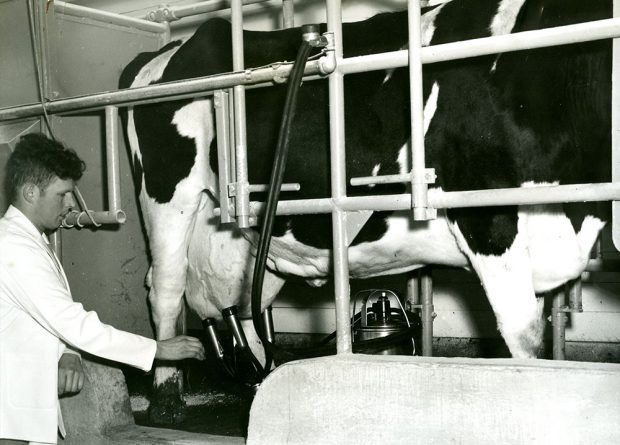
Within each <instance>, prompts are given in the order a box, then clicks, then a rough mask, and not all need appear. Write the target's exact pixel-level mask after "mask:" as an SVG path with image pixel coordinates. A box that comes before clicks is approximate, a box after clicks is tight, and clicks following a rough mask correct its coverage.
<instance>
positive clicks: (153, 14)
mask: <svg viewBox="0 0 620 445" xmlns="http://www.w3.org/2000/svg"><path fill="white" fill-rule="evenodd" d="M146 18H147V19H148V20H150V21H151V22H157V23H162V22H174V21H176V20H179V18H178V17H177V16H176V15H175V14H174V10H173V9H171V8H170V6H168V5H162V6H160V7H159V8H157V9H155V10H154V11H149V13H148V14H147V15H146Z"/></svg>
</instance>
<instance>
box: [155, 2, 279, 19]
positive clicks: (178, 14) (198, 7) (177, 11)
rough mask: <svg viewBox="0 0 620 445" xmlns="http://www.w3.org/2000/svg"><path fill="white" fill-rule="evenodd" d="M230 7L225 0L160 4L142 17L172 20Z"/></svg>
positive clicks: (245, 4) (250, 3)
mask: <svg viewBox="0 0 620 445" xmlns="http://www.w3.org/2000/svg"><path fill="white" fill-rule="evenodd" d="M266 1H268V0H243V5H244V6H247V5H253V4H255V3H265V2H266ZM230 8H231V6H230V5H229V2H228V1H227V0H210V1H206V2H199V3H194V4H193V5H187V6H176V7H174V6H172V7H171V6H162V7H159V8H157V9H155V10H153V11H149V12H148V13H147V14H146V15H145V16H144V18H145V20H149V21H151V22H173V21H176V20H180V19H182V18H184V17H191V16H194V15H200V14H207V13H209V12H216V11H223V10H226V9H230Z"/></svg>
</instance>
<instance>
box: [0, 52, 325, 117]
mask: <svg viewBox="0 0 620 445" xmlns="http://www.w3.org/2000/svg"><path fill="white" fill-rule="evenodd" d="M321 70H322V68H321V61H320V60H314V61H311V62H309V63H308V64H307V65H306V70H305V73H306V74H318V73H320V72H321ZM290 71H291V64H288V63H277V64H274V65H271V66H269V67H266V68H257V69H252V70H250V69H248V70H245V71H240V72H232V73H225V74H218V75H215V76H207V77H200V78H196V79H191V80H180V81H176V82H166V83H161V84H157V85H149V86H145V87H137V88H126V89H124V90H118V91H108V92H104V93H97V94H90V95H87V96H76V97H70V98H67V99H59V100H54V101H49V102H47V103H46V104H45V109H46V110H47V112H48V113H49V114H59V113H70V112H77V111H93V110H97V109H101V108H105V107H106V106H108V105H120V106H130V105H138V104H145V103H151V102H163V101H166V100H175V99H185V98H191V97H198V96H201V95H205V96H207V95H212V94H213V90H218V89H226V88H231V87H233V86H235V85H252V84H257V83H263V82H276V83H281V82H282V81H283V80H284V79H286V78H287V77H288V75H289V73H290ZM42 114H43V106H42V105H41V104H31V105H22V106H19V107H11V108H3V109H0V121H6V120H13V119H23V118H28V117H35V116H40V115H42Z"/></svg>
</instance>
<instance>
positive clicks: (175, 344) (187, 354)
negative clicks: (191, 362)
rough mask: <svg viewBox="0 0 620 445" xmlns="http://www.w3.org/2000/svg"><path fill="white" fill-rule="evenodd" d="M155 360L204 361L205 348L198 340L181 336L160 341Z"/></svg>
mask: <svg viewBox="0 0 620 445" xmlns="http://www.w3.org/2000/svg"><path fill="white" fill-rule="evenodd" d="M155 358H158V359H160V360H183V359H186V358H197V359H198V360H204V359H205V348H204V346H202V343H201V342H200V340H198V339H197V338H194V337H188V336H187V335H179V336H178V337H173V338H169V339H167V340H160V341H158V342H157V352H156V353H155Z"/></svg>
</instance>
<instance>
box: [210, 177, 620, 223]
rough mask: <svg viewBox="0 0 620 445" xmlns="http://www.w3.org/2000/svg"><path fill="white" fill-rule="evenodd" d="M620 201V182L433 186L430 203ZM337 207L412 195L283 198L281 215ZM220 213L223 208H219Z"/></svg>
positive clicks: (372, 205)
mask: <svg viewBox="0 0 620 445" xmlns="http://www.w3.org/2000/svg"><path fill="white" fill-rule="evenodd" d="M585 201H620V183H613V182H605V183H601V184H568V185H553V186H540V187H531V188H512V189H490V190H473V191H464V192H443V191H441V190H438V189H430V190H429V194H428V203H429V206H430V207H431V208H435V209H453V208H462V207H490V206H499V205H527V204H552V203H558V202H585ZM250 206H251V209H252V214H253V215H260V214H261V212H262V209H263V207H264V205H263V204H262V203H260V202H252V203H251V204H250ZM334 207H337V208H339V209H341V210H343V211H359V210H373V211H390V210H409V209H410V208H411V195H410V194H409V193H402V194H398V195H375V196H347V197H342V198H338V199H335V198H318V199H300V200H290V201H280V202H279V203H278V211H277V214H278V215H305V214H310V213H330V212H332V210H333V209H334ZM215 213H216V215H219V209H215Z"/></svg>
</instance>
